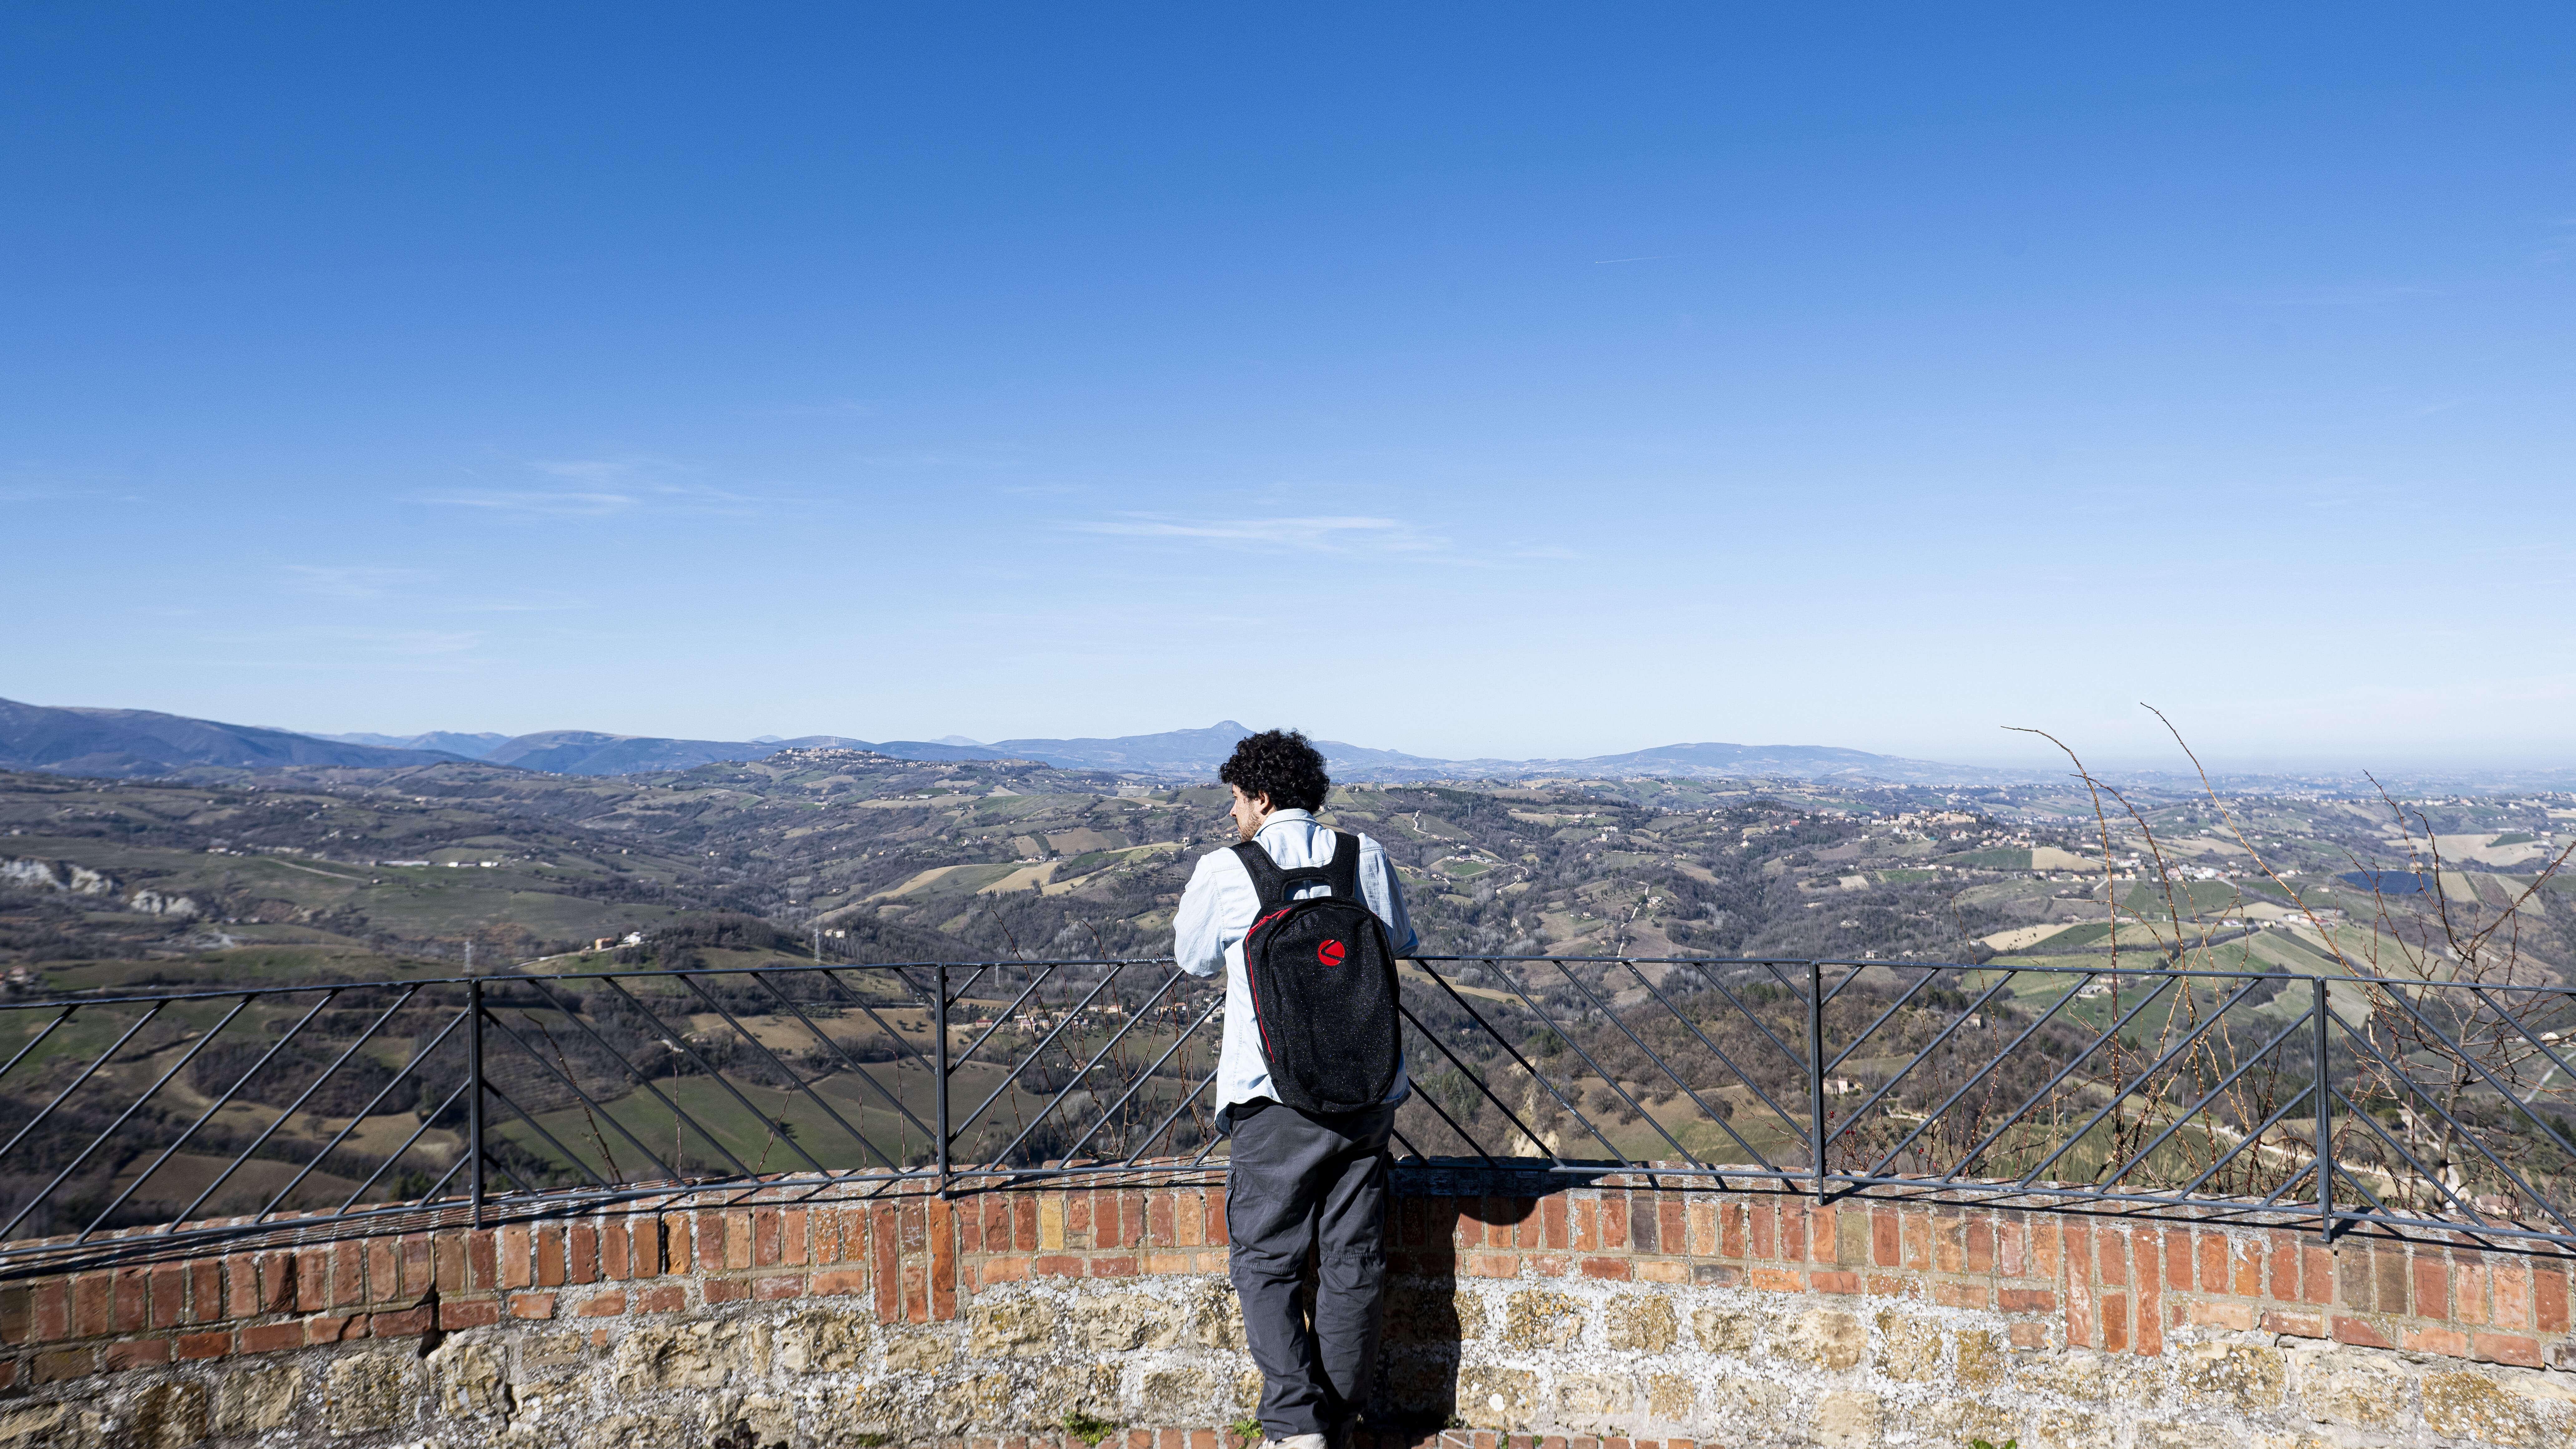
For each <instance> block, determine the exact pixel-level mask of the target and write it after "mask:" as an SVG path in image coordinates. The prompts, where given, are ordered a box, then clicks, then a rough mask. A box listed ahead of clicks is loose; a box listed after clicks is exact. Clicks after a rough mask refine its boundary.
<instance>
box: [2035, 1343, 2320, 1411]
mask: <svg viewBox="0 0 2576 1449" xmlns="http://www.w3.org/2000/svg"><path fill="white" fill-rule="evenodd" d="M2287 1378H2288V1372H2287V1369H2286V1366H2285V1364H2284V1362H2283V1360H2282V1357H2281V1351H2280V1350H2279V1349H2277V1348H2265V1347H2261V1346H2259V1345H2254V1344H2242V1343H2195V1344H2193V1345H2191V1347H2190V1349H2189V1350H2188V1351H2186V1352H2185V1353H2184V1355H2183V1359H2182V1365H2181V1368H2180V1370H2179V1371H2178V1372H2177V1373H2176V1374H2175V1383H2176V1386H2177V1387H2178V1388H2179V1389H2180V1390H2181V1392H2182V1397H2183V1399H2184V1401H2185V1402H2189V1403H2198V1404H2204V1405H2208V1406H2210V1407H2214V1408H2222V1409H2231V1410H2234V1411H2235V1412H2237V1413H2240V1414H2251V1413H2261V1412H2265V1411H2268V1410H2272V1409H2277V1408H2279V1407H2281V1401H2282V1398H2283V1387H2284V1383H2285V1381H2286V1380H2287ZM2029 1381H2030V1376H2029V1374H2028V1373H2027V1372H2025V1373H2024V1375H2023V1382H2024V1383H2028V1382H2029Z"/></svg>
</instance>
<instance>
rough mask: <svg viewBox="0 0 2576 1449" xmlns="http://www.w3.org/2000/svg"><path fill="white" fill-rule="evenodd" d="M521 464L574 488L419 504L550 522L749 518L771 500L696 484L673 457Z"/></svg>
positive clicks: (488, 491) (464, 494)
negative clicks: (625, 516)
mask: <svg viewBox="0 0 2576 1449" xmlns="http://www.w3.org/2000/svg"><path fill="white" fill-rule="evenodd" d="M519 466H521V467H524V468H526V469H528V470H529V471H531V472H535V473H542V474H545V475H546V476H548V477H551V478H559V479H561V480H563V482H564V483H565V484H568V485H571V486H567V487H558V488H459V489H449V490H444V491H441V492H436V493H426V494H422V495H420V496H419V497H417V498H416V499H414V500H413V501H415V502H419V503H426V504H432V505H436V506H440V507H449V508H474V509H482V510H485V511H488V512H493V513H517V514H524V515H528V516H532V517H546V518H600V517H605V516H607V515H610V514H617V513H626V512H631V511H635V510H656V511H681V512H695V513H727V514H747V513H754V512H757V511H758V510H759V509H760V508H761V507H762V506H763V504H764V503H765V501H766V500H763V499H760V498H757V497H754V496H752V495H750V494H746V493H739V492H736V491H734V490H732V489H727V488H719V487H716V486H714V485H712V484H707V483H701V482H698V481H695V480H694V479H692V478H690V477H688V476H687V475H688V474H689V473H690V472H692V471H693V470H692V469H690V468H689V467H688V466H687V465H685V464H681V463H677V462H674V461H672V460H670V459H668V458H656V457H630V458H557V459H536V460H532V461H528V462H525V463H522V464H520V465H519Z"/></svg>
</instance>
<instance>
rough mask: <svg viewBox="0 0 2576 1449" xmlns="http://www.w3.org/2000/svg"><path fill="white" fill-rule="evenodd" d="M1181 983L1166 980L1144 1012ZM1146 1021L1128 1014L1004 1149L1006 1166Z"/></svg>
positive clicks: (1176, 977) (1141, 1014) (1176, 978)
mask: <svg viewBox="0 0 2576 1449" xmlns="http://www.w3.org/2000/svg"><path fill="white" fill-rule="evenodd" d="M1181 980H1182V977H1181V976H1180V975H1179V974H1177V973H1175V974H1174V975H1172V976H1171V977H1169V978H1167V979H1166V980H1165V981H1164V982H1163V984H1162V986H1161V987H1160V988H1159V989H1157V990H1156V991H1155V992H1154V994H1153V995H1152V996H1150V997H1148V998H1146V1000H1145V1010H1151V1009H1152V1008H1153V1005H1154V1003H1156V1002H1158V1001H1161V1000H1162V999H1163V998H1164V996H1166V995H1167V994H1169V993H1170V991H1171V989H1172V988H1173V987H1174V986H1176V985H1178V984H1180V982H1181ZM1101 984H1102V985H1104V986H1105V985H1107V984H1108V983H1107V982H1105V981H1104V982H1102V983H1101ZM1144 1019H1145V1011H1144V1010H1140V1011H1133V1012H1129V1013H1128V1014H1127V1022H1126V1025H1124V1026H1121V1027H1119V1028H1118V1030H1116V1031H1115V1032H1112V1033H1110V1036H1109V1040H1107V1041H1104V1042H1102V1043H1101V1044H1100V1050H1098V1051H1096V1052H1093V1053H1092V1054H1091V1060H1089V1061H1087V1062H1084V1063H1083V1064H1082V1067H1081V1069H1080V1070H1079V1071H1076V1072H1075V1073H1074V1074H1073V1075H1072V1076H1071V1077H1069V1078H1067V1079H1066V1080H1065V1084H1064V1085H1063V1086H1062V1087H1059V1088H1057V1089H1056V1094H1055V1095H1054V1096H1053V1097H1050V1098H1048V1099H1047V1104H1046V1105H1045V1106H1044V1107H1041V1108H1039V1109H1038V1110H1037V1112H1035V1113H1034V1114H1032V1115H1031V1116H1030V1118H1029V1124H1028V1125H1027V1126H1026V1127H1023V1128H1021V1129H1020V1135H1019V1136H1017V1137H1014V1138H1012V1139H1011V1145H1010V1146H1008V1147H1005V1148H1003V1149H1002V1159H1003V1160H1004V1161H1006V1162H1007V1161H1009V1160H1010V1156H1011V1154H1012V1153H1014V1152H1017V1151H1019V1150H1020V1144H1021V1143H1023V1142H1026V1141H1028V1140H1029V1134H1030V1133H1032V1132H1035V1131H1036V1130H1038V1124H1039V1123H1041V1122H1043V1121H1045V1120H1046V1119H1047V1118H1048V1117H1049V1116H1051V1115H1053V1114H1054V1112H1055V1109H1056V1108H1057V1107H1059V1106H1061V1105H1063V1103H1064V1099H1065V1098H1066V1097H1068V1096H1071V1095H1072V1094H1073V1089H1074V1088H1075V1087H1076V1086H1078V1085H1080V1084H1081V1082H1082V1079H1083V1078H1085V1077H1087V1076H1090V1075H1091V1073H1092V1071H1093V1070H1094V1069H1095V1068H1097V1067H1098V1066H1099V1065H1100V1063H1101V1061H1102V1059H1104V1058H1106V1057H1107V1056H1108V1055H1109V1054H1110V1053H1111V1052H1112V1051H1115V1050H1116V1049H1117V1047H1118V1044H1119V1043H1120V1042H1122V1041H1125V1040H1126V1039H1127V1033H1129V1032H1131V1031H1134V1030H1135V1029H1136V1026H1137V1024H1138V1023H1139V1022H1142V1021H1143V1020H1144ZM1057 1030H1059V1031H1061V1030H1063V1028H1062V1027H1058V1028H1057ZM1066 1055H1068V1056H1070V1055H1071V1053H1069V1052H1068V1053H1067V1054H1066Z"/></svg>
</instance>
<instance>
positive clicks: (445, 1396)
mask: <svg viewBox="0 0 2576 1449" xmlns="http://www.w3.org/2000/svg"><path fill="white" fill-rule="evenodd" d="M428 1364H429V1376H430V1385H431V1388H432V1390H433V1391H434V1395H435V1400H436V1403H437V1405H438V1412H439V1413H441V1414H444V1415H446V1416H447V1417H449V1418H452V1419H507V1418H508V1417H510V1413H511V1409H512V1400H511V1395H510V1375H509V1371H508V1369H507V1368H506V1367H505V1366H504V1364H503V1362H502V1358H501V1350H500V1348H499V1347H498V1346H497V1345H494V1344H491V1343H485V1342H479V1341H475V1340H469V1339H463V1338H449V1339H447V1340H446V1341H445V1342H443V1343H441V1344H439V1346H438V1347H437V1348H435V1349H433V1350H431V1351H430V1355H429V1359H428Z"/></svg>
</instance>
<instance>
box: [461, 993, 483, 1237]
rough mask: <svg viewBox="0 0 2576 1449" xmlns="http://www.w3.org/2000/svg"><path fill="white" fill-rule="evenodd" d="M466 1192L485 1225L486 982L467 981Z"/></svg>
mask: <svg viewBox="0 0 2576 1449" xmlns="http://www.w3.org/2000/svg"><path fill="white" fill-rule="evenodd" d="M465 1151H466V1154H467V1157H468V1159H469V1160H468V1161H467V1163H466V1165H465V1191H466V1194H467V1196H468V1198H469V1199H470V1200H471V1201H472V1202H473V1205H474V1226H476V1227H478V1228H479V1227H481V1226H483V983H482V981H480V980H479V979H478V980H473V981H468V982H466V983H465Z"/></svg>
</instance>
